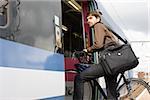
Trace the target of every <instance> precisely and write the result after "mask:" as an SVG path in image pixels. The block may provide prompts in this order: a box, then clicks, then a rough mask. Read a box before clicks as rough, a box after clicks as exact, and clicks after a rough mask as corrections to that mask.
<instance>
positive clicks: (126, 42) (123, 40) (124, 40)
mask: <svg viewBox="0 0 150 100" xmlns="http://www.w3.org/2000/svg"><path fill="white" fill-rule="evenodd" d="M105 26H106V25H105ZM106 27H107V29H108V30H109V31H111V32H112V33H113V34H114V35H115V36H116V37H118V39H120V40H121V41H122V42H124V43H125V44H129V42H128V41H127V40H126V39H123V38H122V37H121V36H120V35H118V34H117V33H116V32H114V31H113V30H112V29H111V28H109V27H108V26H106Z"/></svg>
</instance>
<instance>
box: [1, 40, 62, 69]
mask: <svg viewBox="0 0 150 100" xmlns="http://www.w3.org/2000/svg"><path fill="white" fill-rule="evenodd" d="M0 66H4V67H15V68H27V69H42V70H55V71H64V56H63V55H62V54H58V53H53V52H49V51H46V50H43V49H39V48H35V47H31V46H27V45H23V44H20V43H17V42H12V41H8V40H3V39H0Z"/></svg>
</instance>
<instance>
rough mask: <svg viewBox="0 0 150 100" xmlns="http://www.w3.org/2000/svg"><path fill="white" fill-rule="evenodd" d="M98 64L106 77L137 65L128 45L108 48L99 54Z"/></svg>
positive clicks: (136, 60)
mask: <svg viewBox="0 0 150 100" xmlns="http://www.w3.org/2000/svg"><path fill="white" fill-rule="evenodd" d="M99 60H100V63H101V64H102V66H103V69H104V71H105V73H106V75H114V74H117V73H121V72H124V71H127V70H130V69H132V68H135V67H136V66H137V65H138V64H139V61H138V58H137V57H136V55H135V54H134V52H133V50H132V48H131V46H130V45H129V44H123V45H117V46H109V47H107V48H106V49H104V50H103V51H101V53H100V57H99Z"/></svg>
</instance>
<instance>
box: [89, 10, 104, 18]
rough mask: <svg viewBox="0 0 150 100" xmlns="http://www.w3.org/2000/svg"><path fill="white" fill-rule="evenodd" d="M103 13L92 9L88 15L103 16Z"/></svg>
mask: <svg viewBox="0 0 150 100" xmlns="http://www.w3.org/2000/svg"><path fill="white" fill-rule="evenodd" d="M101 15H102V13H101V12H100V11H90V12H89V13H88V15H87V17H88V16H95V17H96V18H98V17H99V18H101Z"/></svg>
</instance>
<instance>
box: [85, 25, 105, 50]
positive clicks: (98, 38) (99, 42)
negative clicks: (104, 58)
mask: <svg viewBox="0 0 150 100" xmlns="http://www.w3.org/2000/svg"><path fill="white" fill-rule="evenodd" d="M94 31H95V35H94V37H95V41H94V44H93V45H92V46H91V47H89V48H87V51H88V52H92V51H93V50H96V49H101V48H102V47H103V45H104V38H105V29H104V27H103V25H102V24H101V23H97V24H96V25H95V26H94Z"/></svg>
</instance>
